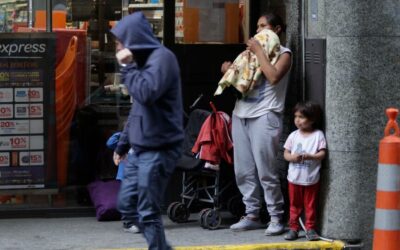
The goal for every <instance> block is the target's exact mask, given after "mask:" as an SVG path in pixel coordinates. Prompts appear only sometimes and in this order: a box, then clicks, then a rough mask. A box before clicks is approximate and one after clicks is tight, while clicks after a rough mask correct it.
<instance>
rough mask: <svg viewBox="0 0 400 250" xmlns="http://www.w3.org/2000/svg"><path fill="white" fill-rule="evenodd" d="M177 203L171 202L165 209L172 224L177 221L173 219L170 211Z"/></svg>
mask: <svg viewBox="0 0 400 250" xmlns="http://www.w3.org/2000/svg"><path fill="white" fill-rule="evenodd" d="M179 203H180V202H179V201H175V202H172V203H171V204H169V206H168V208H167V216H168V218H169V219H170V220H172V221H173V222H177V221H176V220H175V217H174V216H173V214H172V211H173V209H174V207H175V206H176V205H178V204H179Z"/></svg>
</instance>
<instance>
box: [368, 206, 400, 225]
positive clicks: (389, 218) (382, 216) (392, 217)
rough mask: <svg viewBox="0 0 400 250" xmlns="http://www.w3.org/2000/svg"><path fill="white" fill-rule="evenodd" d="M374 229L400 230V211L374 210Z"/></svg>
mask: <svg viewBox="0 0 400 250" xmlns="http://www.w3.org/2000/svg"><path fill="white" fill-rule="evenodd" d="M374 228H375V229H381V230H391V231H397V230H400V210H390V209H379V208H377V209H376V210H375V226H374Z"/></svg>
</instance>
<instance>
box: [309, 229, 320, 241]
mask: <svg viewBox="0 0 400 250" xmlns="http://www.w3.org/2000/svg"><path fill="white" fill-rule="evenodd" d="M306 238H307V240H309V241H314V240H319V235H318V234H317V232H315V230H314V229H310V230H307V232H306Z"/></svg>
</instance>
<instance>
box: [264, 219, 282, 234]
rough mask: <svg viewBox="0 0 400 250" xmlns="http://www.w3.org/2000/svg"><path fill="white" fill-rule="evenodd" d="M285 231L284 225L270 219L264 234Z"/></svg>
mask: <svg viewBox="0 0 400 250" xmlns="http://www.w3.org/2000/svg"><path fill="white" fill-rule="evenodd" d="M284 231H285V226H284V225H283V224H282V223H280V222H276V221H271V222H270V223H269V226H268V228H267V229H266V230H265V235H268V236H270V235H279V234H282V233H283V232H284Z"/></svg>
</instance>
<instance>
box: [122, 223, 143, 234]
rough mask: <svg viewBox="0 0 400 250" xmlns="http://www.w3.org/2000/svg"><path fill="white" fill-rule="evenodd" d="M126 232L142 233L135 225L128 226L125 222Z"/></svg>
mask: <svg viewBox="0 0 400 250" xmlns="http://www.w3.org/2000/svg"><path fill="white" fill-rule="evenodd" d="M124 232H126V233H133V234H138V233H140V229H139V228H138V227H137V226H135V225H131V226H127V225H125V224H124Z"/></svg>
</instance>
